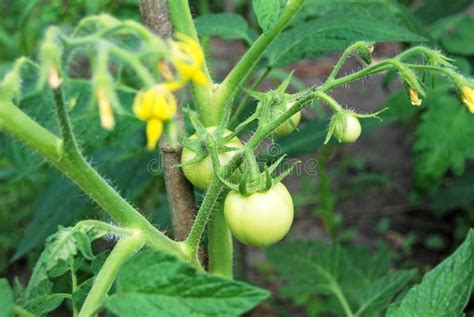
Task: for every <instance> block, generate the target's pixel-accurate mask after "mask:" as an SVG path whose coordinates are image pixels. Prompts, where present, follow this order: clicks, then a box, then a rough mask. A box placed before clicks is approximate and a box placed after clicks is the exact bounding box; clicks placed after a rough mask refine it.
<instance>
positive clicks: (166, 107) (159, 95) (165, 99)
mask: <svg viewBox="0 0 474 317" xmlns="http://www.w3.org/2000/svg"><path fill="white" fill-rule="evenodd" d="M153 91H154V92H155V99H154V102H153V108H152V117H153V118H156V119H160V120H162V121H166V120H170V119H171V118H173V117H174V115H175V114H176V109H177V104H176V99H175V98H174V96H173V94H172V93H171V92H169V91H168V90H166V89H164V87H163V86H157V87H155V88H153Z"/></svg>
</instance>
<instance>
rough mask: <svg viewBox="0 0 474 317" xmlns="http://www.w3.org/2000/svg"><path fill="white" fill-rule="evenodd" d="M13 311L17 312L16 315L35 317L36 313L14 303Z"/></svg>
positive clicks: (19, 316)
mask: <svg viewBox="0 0 474 317" xmlns="http://www.w3.org/2000/svg"><path fill="white" fill-rule="evenodd" d="M13 313H14V314H15V316H18V317H35V314H33V313H31V312H29V311H27V310H26V309H24V308H23V307H20V306H18V305H13Z"/></svg>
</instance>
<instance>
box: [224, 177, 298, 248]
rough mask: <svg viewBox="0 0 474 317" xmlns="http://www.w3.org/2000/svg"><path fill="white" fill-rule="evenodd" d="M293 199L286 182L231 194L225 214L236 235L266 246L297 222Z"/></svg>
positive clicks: (226, 203) (279, 238)
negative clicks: (253, 191) (248, 191)
mask: <svg viewBox="0 0 474 317" xmlns="http://www.w3.org/2000/svg"><path fill="white" fill-rule="evenodd" d="M293 214H294V211H293V200H292V199H291V195H290V193H289V192H288V190H287V189H286V187H285V185H283V184H282V183H278V184H276V185H275V186H273V187H272V188H271V189H270V190H269V191H267V192H263V193H259V192H257V193H254V194H251V195H249V196H244V195H242V194H240V193H239V192H236V191H231V192H229V194H227V197H226V199H225V202H224V216H225V220H226V222H227V224H228V225H229V228H230V231H231V232H232V234H233V235H234V237H235V238H236V239H237V240H239V241H240V242H242V243H243V244H246V245H251V246H258V247H265V246H269V245H272V244H274V243H276V242H278V241H280V240H281V239H282V238H283V237H284V236H285V235H286V234H287V233H288V230H290V227H291V223H292V222H293Z"/></svg>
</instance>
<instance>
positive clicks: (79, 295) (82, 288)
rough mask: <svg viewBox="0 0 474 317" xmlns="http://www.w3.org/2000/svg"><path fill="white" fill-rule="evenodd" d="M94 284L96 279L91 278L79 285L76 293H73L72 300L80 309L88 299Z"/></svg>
mask: <svg viewBox="0 0 474 317" xmlns="http://www.w3.org/2000/svg"><path fill="white" fill-rule="evenodd" d="M93 283H94V277H91V278H89V279H87V280H85V281H84V282H82V283H81V284H79V285H78V286H77V288H76V291H75V292H74V293H72V299H73V300H74V303H75V304H76V305H77V306H78V307H81V306H82V304H83V303H84V301H85V300H86V297H87V295H88V294H89V292H90V290H91V288H92V284H93Z"/></svg>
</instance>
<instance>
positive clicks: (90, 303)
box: [79, 232, 145, 317]
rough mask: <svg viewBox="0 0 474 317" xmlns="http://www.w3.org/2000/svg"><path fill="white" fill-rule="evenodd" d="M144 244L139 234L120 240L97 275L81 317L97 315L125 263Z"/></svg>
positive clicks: (80, 314)
mask: <svg viewBox="0 0 474 317" xmlns="http://www.w3.org/2000/svg"><path fill="white" fill-rule="evenodd" d="M144 244H145V239H144V237H143V236H142V235H141V234H140V233H138V232H137V233H135V234H133V235H131V236H130V237H126V238H122V239H120V241H119V242H118V243H117V245H116V246H115V248H114V249H113V250H112V252H111V253H110V255H109V257H108V258H107V260H106V261H105V263H104V265H103V266H102V268H101V269H100V271H99V273H98V274H97V277H96V278H95V280H94V284H93V285H92V288H91V290H90V292H89V294H88V295H87V298H86V300H85V302H84V305H83V306H82V308H81V311H80V312H79V317H90V316H94V315H95V314H97V312H98V311H99V310H100V308H101V307H102V304H103V302H104V300H105V297H106V296H107V293H108V292H109V290H110V288H111V287H112V284H113V282H114V281H115V278H116V276H117V273H118V271H119V269H120V268H121V267H122V265H123V263H124V262H125V261H127V260H128V259H129V258H130V257H131V256H132V255H134V254H135V253H137V252H138V251H139V250H140V249H141V248H142V247H143V245H144Z"/></svg>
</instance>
